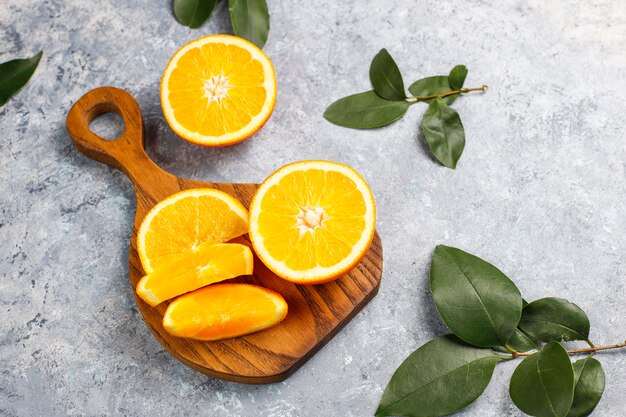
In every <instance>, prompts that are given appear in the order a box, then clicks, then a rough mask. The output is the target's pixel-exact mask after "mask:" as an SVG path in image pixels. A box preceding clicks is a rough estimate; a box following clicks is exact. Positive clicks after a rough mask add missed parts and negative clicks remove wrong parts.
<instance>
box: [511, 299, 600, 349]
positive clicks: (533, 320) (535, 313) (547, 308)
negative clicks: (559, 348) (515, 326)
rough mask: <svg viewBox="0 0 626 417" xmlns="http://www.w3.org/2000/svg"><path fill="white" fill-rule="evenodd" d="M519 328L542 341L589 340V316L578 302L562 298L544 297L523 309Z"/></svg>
mask: <svg viewBox="0 0 626 417" xmlns="http://www.w3.org/2000/svg"><path fill="white" fill-rule="evenodd" d="M519 328H520V329H522V330H523V331H524V332H525V333H526V334H528V335H529V336H530V337H531V338H532V339H534V340H538V341H541V342H550V341H560V340H565V341H569V340H587V339H588V338H589V318H588V317H587V315H586V314H585V312H584V311H582V310H581V308H580V307H578V306H577V305H576V304H573V303H570V302H569V301H567V300H564V299H562V298H555V297H550V298H542V299H541V300H536V301H533V302H532V303H530V304H528V305H527V306H526V307H524V309H523V310H522V318H521V320H520V323H519Z"/></svg>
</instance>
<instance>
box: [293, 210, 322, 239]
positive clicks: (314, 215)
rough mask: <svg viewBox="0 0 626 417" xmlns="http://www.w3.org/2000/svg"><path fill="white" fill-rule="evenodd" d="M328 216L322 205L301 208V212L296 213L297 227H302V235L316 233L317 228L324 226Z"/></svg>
mask: <svg viewBox="0 0 626 417" xmlns="http://www.w3.org/2000/svg"><path fill="white" fill-rule="evenodd" d="M327 218H328V216H327V215H326V212H325V211H324V209H323V208H322V207H304V208H300V213H298V214H297V215H296V227H297V228H298V229H300V237H302V236H303V235H304V234H305V233H307V232H310V233H315V229H316V228H318V227H323V226H324V220H325V219H327Z"/></svg>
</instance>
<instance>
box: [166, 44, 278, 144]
mask: <svg viewBox="0 0 626 417" xmlns="http://www.w3.org/2000/svg"><path fill="white" fill-rule="evenodd" d="M275 102H276V75H275V73H274V67H273V65H272V62H271V61H270V59H269V58H268V57H267V55H265V53H263V51H262V50H260V49H259V48H257V47H256V46H255V45H254V44H252V43H250V42H248V41H246V40H244V39H242V38H239V37H236V36H230V35H210V36H205V37H203V38H200V39H196V40H194V41H192V42H190V43H188V44H187V45H185V46H183V47H182V48H181V49H180V50H178V52H176V54H174V56H173V57H172V59H171V60H170V62H169V63H168V64H167V67H166V68H165V72H164V73H163V78H162V79H161V106H162V108H163V113H164V114H165V118H166V119H167V122H168V123H169V125H170V127H171V128H172V130H174V131H175V132H176V133H177V134H178V135H179V136H181V137H182V138H183V139H186V140H188V141H191V142H194V143H197V144H199V145H206V146H224V145H230V144H233V143H236V142H239V141H242V140H244V139H246V138H248V137H249V136H251V135H252V134H254V133H255V132H256V131H257V130H259V129H260V128H261V127H262V126H263V125H264V124H265V122H266V121H267V119H269V117H270V115H271V114H272V111H273V110H274V103H275Z"/></svg>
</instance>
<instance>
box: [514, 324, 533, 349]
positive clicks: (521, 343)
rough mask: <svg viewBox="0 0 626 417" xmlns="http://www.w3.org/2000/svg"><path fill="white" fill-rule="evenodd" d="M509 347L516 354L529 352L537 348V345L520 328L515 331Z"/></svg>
mask: <svg viewBox="0 0 626 417" xmlns="http://www.w3.org/2000/svg"><path fill="white" fill-rule="evenodd" d="M507 345H508V346H509V347H511V348H513V350H515V351H516V352H528V351H530V350H533V349H536V348H537V345H536V343H535V342H533V340H532V339H531V338H530V337H528V336H527V335H526V334H524V332H523V331H521V330H520V329H519V328H516V329H515V330H514V331H513V334H511V338H510V339H509V343H508V344H507Z"/></svg>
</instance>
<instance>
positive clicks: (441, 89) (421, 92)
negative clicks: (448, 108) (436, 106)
mask: <svg viewBox="0 0 626 417" xmlns="http://www.w3.org/2000/svg"><path fill="white" fill-rule="evenodd" d="M448 91H453V90H452V89H451V88H450V84H449V83H448V76H446V75H435V76H434V77H427V78H422V79H421V80H417V81H415V82H414V83H413V84H411V86H410V87H409V92H410V93H411V94H413V95H414V96H421V97H423V96H432V95H433V94H441V93H447V92H448ZM458 96H459V95H458V94H454V95H451V96H447V97H444V98H443V100H444V101H445V102H446V103H447V104H452V103H454V101H455V100H456V99H457V97H458ZM433 100H434V99H430V100H426V101H425V103H430V102H431V101H433Z"/></svg>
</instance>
